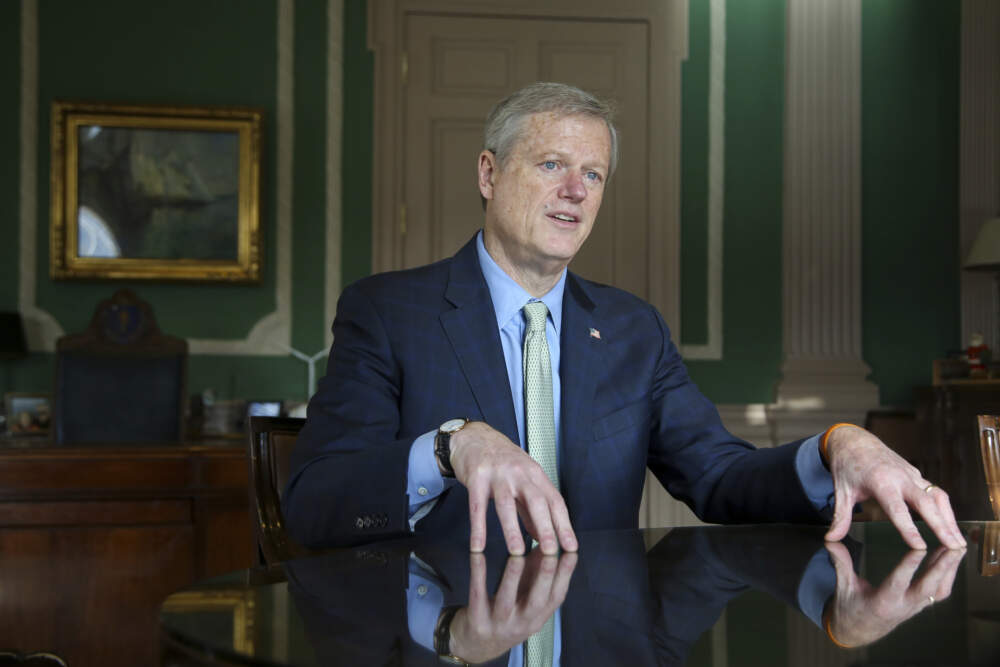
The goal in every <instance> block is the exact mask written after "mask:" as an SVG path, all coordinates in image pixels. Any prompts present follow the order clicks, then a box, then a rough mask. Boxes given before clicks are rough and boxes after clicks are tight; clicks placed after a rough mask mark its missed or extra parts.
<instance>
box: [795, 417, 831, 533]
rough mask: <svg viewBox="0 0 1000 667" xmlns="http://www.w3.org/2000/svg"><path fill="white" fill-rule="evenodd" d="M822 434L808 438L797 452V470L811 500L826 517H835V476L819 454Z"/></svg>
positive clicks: (804, 489) (803, 487)
mask: <svg viewBox="0 0 1000 667" xmlns="http://www.w3.org/2000/svg"><path fill="white" fill-rule="evenodd" d="M820 437H821V436H820V435H814V436H812V437H811V438H807V439H806V440H804V441H803V442H802V444H801V445H800V446H799V451H798V452H796V453H795V472H796V474H798V476H799V482H801V483H802V489H803V491H805V493H806V497H807V498H809V502H811V503H812V505H813V507H815V508H816V510H817V511H818V512H820V514H822V515H823V516H824V517H826V518H828V519H829V518H832V517H833V505H834V495H833V477H832V476H831V475H830V471H829V470H827V469H826V466H825V465H823V459H822V458H821V457H820V454H819V439H820Z"/></svg>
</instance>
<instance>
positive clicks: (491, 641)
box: [160, 522, 1000, 667]
mask: <svg viewBox="0 0 1000 667" xmlns="http://www.w3.org/2000/svg"><path fill="white" fill-rule="evenodd" d="M962 529H963V532H964V533H965V535H966V537H967V539H968V541H969V547H968V549H967V550H965V551H950V552H949V551H947V550H944V549H941V548H938V547H937V541H936V540H935V539H933V538H932V537H930V536H929V533H928V532H927V531H926V530H924V534H925V537H927V538H928V544H929V545H930V548H929V550H928V551H926V552H914V551H910V550H909V549H907V547H906V546H905V544H904V543H903V541H902V540H901V539H900V538H899V536H898V535H897V533H896V532H895V529H894V528H893V527H892V526H891V525H890V524H887V523H879V522H876V523H858V524H855V525H854V527H853V528H852V530H851V533H850V535H849V537H848V538H846V539H845V540H844V541H843V542H840V543H836V544H833V545H829V546H827V545H826V544H825V543H824V541H823V528H822V527H808V526H787V525H776V526H742V527H717V526H706V527H699V528H674V529H650V530H645V531H621V532H604V533H584V534H581V535H579V538H580V549H579V552H578V553H577V554H563V555H562V556H560V557H549V558H542V557H541V554H535V553H532V554H529V556H527V557H523V558H508V557H507V556H506V554H505V552H504V551H503V550H502V548H498V547H494V545H490V548H492V549H493V550H492V551H491V550H490V548H488V550H487V553H486V554H485V555H481V556H480V555H470V554H469V553H468V548H467V545H465V544H457V543H448V542H440V541H438V542H427V541H421V540H419V539H412V540H407V541H400V542H387V543H379V544H373V545H368V546H364V547H358V548H355V549H348V550H337V551H332V552H329V553H327V554H323V555H320V556H314V557H311V558H304V559H299V560H295V561H290V562H288V563H285V564H284V565H283V567H282V568H280V569H277V570H272V571H269V572H260V571H249V570H248V571H241V572H234V573H231V574H228V575H224V576H221V577H216V578H213V579H209V580H206V581H203V582H201V583H199V584H197V585H195V586H192V587H190V588H187V589H185V590H182V591H179V592H177V593H176V594H174V595H171V596H170V597H168V598H167V599H166V601H165V603H164V605H163V607H162V610H161V614H160V623H161V631H162V639H163V642H164V647H165V648H164V655H165V656H167V655H169V656H172V657H169V658H165V660H164V664H170V665H187V664H244V665H297V666H302V667H306V666H312V665H397V664H405V665H410V664H421V665H423V664H426V665H440V664H442V663H441V662H440V661H439V659H438V657H437V656H436V654H435V653H433V652H432V651H431V650H429V649H428V648H426V647H425V646H426V645H427V644H431V643H432V634H433V627H434V624H435V621H436V620H437V619H438V614H439V612H440V611H441V610H442V609H447V608H449V607H452V606H455V607H458V611H457V612H456V614H455V616H454V620H453V622H452V624H451V628H452V632H453V635H452V638H451V639H452V648H453V649H455V647H456V644H458V645H460V646H461V647H462V649H463V650H464V651H467V652H466V653H465V655H463V657H473V656H474V657H476V658H478V659H482V658H487V657H489V656H496V657H495V659H493V660H491V661H490V664H498V665H506V664H508V654H507V652H506V649H507V648H508V647H510V646H518V645H519V643H520V641H521V640H523V637H524V636H525V633H526V632H527V634H530V632H533V631H534V630H536V629H537V628H538V627H540V626H541V624H542V623H543V622H544V619H545V618H547V617H548V616H549V615H551V613H552V610H554V609H556V608H557V607H558V612H557V616H556V619H557V621H558V624H557V627H558V632H559V633H560V635H561V639H560V640H559V651H560V653H561V661H560V664H562V665H618V664H622V665H625V664H627V665H646V664H660V665H692V666H705V667H714V666H716V665H728V666H730V667H733V666H737V665H768V666H775V665H778V666H780V665H795V666H799V665H803V666H809V667H812V666H825V665H831V666H833V665H869V666H872V667H876V666H878V667H888V666H890V665H897V666H900V667H902V666H904V665H905V666H909V665H951V666H958V665H1000V556H998V552H1000V523H998V522H975V523H963V524H962ZM455 652H456V653H457V652H458V651H455ZM184 656H186V657H184ZM200 660H204V661H205V662H200Z"/></svg>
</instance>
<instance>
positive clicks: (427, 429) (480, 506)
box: [284, 83, 965, 554]
mask: <svg viewBox="0 0 1000 667" xmlns="http://www.w3.org/2000/svg"><path fill="white" fill-rule="evenodd" d="M617 144H618V142H617V133H616V130H615V127H614V125H613V123H612V119H611V111H610V109H609V108H608V106H607V105H606V104H604V103H603V102H601V101H600V100H597V99H596V98H594V97H593V96H591V95H590V94H588V93H586V92H584V91H581V90H579V89H576V88H573V87H570V86H565V85H562V84H547V83H539V84H534V85H531V86H528V87H526V88H524V89H522V90H519V91H517V92H515V93H514V94H512V95H511V96H509V97H508V98H506V99H505V100H503V101H502V102H501V103H500V104H498V105H497V107H496V108H495V109H494V110H493V111H492V112H491V114H490V116H489V117H488V118H487V127H486V133H485V147H484V150H483V151H482V152H481V153H480V155H479V162H478V177H479V178H478V181H479V191H480V193H481V195H482V198H483V201H484V208H485V224H484V226H483V229H482V230H481V231H480V232H479V233H477V234H476V236H475V237H474V238H473V239H472V240H471V241H470V242H469V243H468V244H467V245H466V246H465V247H464V248H462V249H461V250H460V251H459V252H458V254H456V255H455V256H454V257H452V258H450V259H446V260H443V261H441V262H437V263H435V264H431V265H429V266H425V267H421V268H417V269H412V270H408V271H402V272H395V273H388V274H381V275H375V276H371V277H369V278H366V279H364V280H361V281H360V282H358V283H355V284H353V285H351V286H349V287H348V288H347V289H345V290H344V292H343V294H342V295H341V298H340V302H339V305H338V310H337V317H336V321H335V322H334V325H333V331H334V345H333V349H332V350H331V353H330V359H329V364H328V372H327V376H326V377H325V378H324V379H323V381H322V383H321V385H320V388H319V391H318V392H317V393H316V395H315V396H314V397H313V398H312V400H311V402H310V405H309V418H308V422H307V424H306V426H305V428H304V429H303V431H302V433H301V435H300V437H299V441H298V444H297V446H296V450H295V452H294V454H293V460H292V476H291V479H290V482H289V485H288V488H287V490H286V493H285V495H284V509H285V514H286V519H287V525H288V529H289V531H290V532H291V535H292V536H293V538H295V539H297V540H298V541H300V542H302V543H304V544H306V545H309V546H333V545H345V544H353V543H359V542H364V541H371V540H374V539H379V538H384V537H387V536H390V535H398V534H400V533H403V532H408V531H416V532H420V533H427V534H431V535H446V534H450V535H454V534H456V533H457V534H459V535H462V536H463V537H464V536H465V535H468V539H469V545H470V548H471V550H472V551H481V550H482V549H483V548H484V547H485V544H486V541H487V539H489V540H499V539H502V540H504V541H505V542H506V545H507V548H508V550H509V551H510V553H512V554H519V553H523V552H524V551H525V539H524V534H523V533H522V524H523V528H524V530H525V531H526V532H527V533H528V534H529V535H530V536H531V537H532V538H534V539H535V540H537V541H538V543H539V544H540V547H541V549H542V551H543V552H544V553H547V554H548V553H555V552H556V551H557V550H558V549H559V547H562V548H563V549H565V550H574V549H576V548H577V540H576V534H575V531H579V530H597V529H615V528H633V527H635V526H636V525H637V521H638V510H639V503H640V497H641V493H642V487H643V480H644V473H645V470H646V468H647V467H648V468H649V469H650V470H652V471H653V473H654V474H655V475H656V476H657V478H658V479H659V480H660V481H661V482H662V483H663V485H664V486H665V487H666V489H667V490H668V491H669V492H670V493H671V494H672V495H673V496H674V497H677V498H679V499H681V500H683V501H684V502H685V503H687V504H688V505H689V506H690V507H691V508H692V509H693V510H694V512H695V513H696V514H697V515H698V516H699V517H700V518H701V519H703V520H705V521H710V522H763V521H800V522H820V521H831V518H832V524H831V527H830V530H829V532H828V533H827V537H828V538H829V539H831V540H839V539H840V538H841V537H843V536H844V535H845V534H846V532H847V529H848V526H849V524H850V518H851V512H852V508H853V507H854V505H855V503H857V502H860V501H862V500H865V499H867V498H875V499H877V500H878V502H879V503H880V504H881V505H882V507H883V508H885V509H886V511H887V513H888V515H889V517H890V518H891V519H892V521H893V522H894V523H895V525H896V526H897V527H898V528H899V530H900V532H901V533H902V535H903V538H904V539H905V540H906V542H907V543H908V544H910V546H912V547H914V548H926V544H925V543H924V541H923V539H922V538H921V537H920V535H919V533H918V532H917V530H916V527H915V526H914V524H913V520H912V518H911V517H910V513H909V508H913V509H914V510H915V511H917V512H918V513H919V514H920V516H921V517H922V518H923V519H924V520H925V521H926V522H927V523H928V524H929V526H930V527H931V528H932V529H933V531H934V532H935V534H936V535H937V537H938V538H939V539H940V540H941V542H942V543H943V544H944V545H946V546H948V547H952V548H960V547H962V546H964V544H965V541H964V539H963V538H962V535H961V533H960V532H959V530H958V527H957V525H956V523H955V519H954V516H953V513H952V510H951V506H950V503H949V500H948V497H947V494H945V492H944V491H942V490H941V489H940V488H938V487H936V486H934V485H933V484H932V483H931V482H929V481H928V480H926V479H924V478H923V476H922V475H921V474H920V473H919V471H917V470H916V469H915V468H913V467H912V466H910V465H909V464H907V463H906V462H905V461H904V460H903V459H901V458H900V457H899V456H897V455H896V454H895V453H893V452H892V451H891V450H889V449H888V448H886V447H885V446H884V445H883V444H882V443H881V442H879V440H878V439H877V438H875V437H874V436H872V435H871V434H869V433H868V432H867V431H865V430H864V429H861V428H858V427H855V426H849V425H836V426H834V427H831V428H830V429H829V430H828V431H826V432H825V433H823V434H818V435H816V436H813V437H811V438H806V439H804V440H801V441H797V442H793V443H789V444H788V445H784V446H782V447H776V448H770V449H759V450H758V449H755V448H754V447H753V446H752V445H750V444H748V443H746V442H744V441H742V440H739V439H737V438H735V437H733V436H732V435H731V434H730V433H728V432H727V431H726V429H725V428H724V427H723V425H722V423H721V421H720V419H719V416H718V412H717V411H716V409H715V407H714V406H713V405H712V404H711V403H710V402H709V401H708V400H707V399H706V398H705V397H704V396H703V395H702V394H701V393H700V392H699V391H698V389H697V388H696V387H695V386H694V384H693V383H692V382H691V380H690V379H689V377H688V375H687V371H686V369H685V367H684V364H683V362H682V360H681V357H680V355H679V354H678V352H677V349H676V347H675V346H674V344H673V343H672V342H671V339H670V334H669V331H668V329H667V326H666V324H665V323H664V322H663V319H662V318H661V317H660V315H659V313H657V311H656V310H655V309H654V308H653V307H652V306H650V305H649V304H647V303H645V302H644V301H642V300H640V299H638V298H636V297H634V296H632V295H630V294H628V293H626V292H623V291H621V290H619V289H616V288H613V287H608V286H606V285H600V284H597V283H593V282H590V281H587V280H585V279H583V278H581V277H579V276H576V275H574V274H572V273H569V272H568V271H567V268H566V267H567V265H568V264H569V263H570V260H572V259H573V257H574V256H575V255H576V253H577V252H578V251H579V249H580V247H581V246H582V245H583V243H584V241H585V240H586V239H587V236H588V235H589V234H590V231H591V228H592V226H593V224H594V220H595V218H596V217H597V212H598V209H599V208H600V205H601V198H602V196H603V193H604V188H605V184H606V183H607V181H608V179H609V178H610V177H611V176H612V174H613V173H614V169H615V163H616V160H617ZM538 301H540V302H542V303H543V304H545V308H546V310H547V315H546V316H545V324H544V326H545V338H546V340H547V343H548V354H549V356H550V363H551V401H552V408H553V412H554V415H553V417H552V419H553V420H554V425H555V439H554V440H555V443H554V449H555V454H556V467H557V477H558V480H557V484H558V488H557V486H556V484H554V483H553V481H552V480H551V479H550V475H547V474H546V473H545V472H544V471H543V469H542V467H541V466H540V465H539V464H538V463H537V462H536V461H535V460H534V459H533V458H532V457H531V456H530V455H529V453H528V452H527V451H526V450H525V448H524V444H525V443H526V435H525V429H526V427H525V412H526V408H525V399H524V382H525V375H524V370H523V366H522V364H523V362H524V357H523V356H522V355H523V354H524V352H523V350H522V344H523V341H524V336H525V330H526V316H525V315H524V314H523V313H522V307H524V306H525V304H529V303H533V302H538ZM546 391H548V390H546ZM529 448H530V443H529ZM488 536H489V537H488Z"/></svg>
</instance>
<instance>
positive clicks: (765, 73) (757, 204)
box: [675, 0, 785, 403]
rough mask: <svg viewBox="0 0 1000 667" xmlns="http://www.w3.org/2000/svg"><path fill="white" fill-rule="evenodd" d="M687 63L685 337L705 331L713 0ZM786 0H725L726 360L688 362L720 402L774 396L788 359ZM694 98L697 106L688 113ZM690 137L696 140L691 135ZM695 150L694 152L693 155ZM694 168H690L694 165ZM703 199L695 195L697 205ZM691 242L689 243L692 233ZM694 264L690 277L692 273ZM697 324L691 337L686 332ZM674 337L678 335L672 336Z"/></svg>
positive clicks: (698, 23)
mask: <svg viewBox="0 0 1000 667" xmlns="http://www.w3.org/2000/svg"><path fill="white" fill-rule="evenodd" d="M690 6H691V12H690V14H691V21H692V23H691V28H690V30H691V32H690V43H691V49H690V57H689V59H688V62H686V63H685V64H684V70H683V77H684V86H685V91H684V92H685V93H687V92H689V88H688V87H690V92H691V93H692V97H691V98H690V99H689V98H687V97H685V98H684V116H683V120H684V122H685V123H687V124H686V125H685V126H684V128H683V134H682V142H683V146H684V148H683V149H682V151H683V152H682V161H683V162H682V167H683V171H682V172H681V184H682V185H681V187H682V195H681V198H682V216H683V234H684V235H683V237H682V247H681V266H682V270H683V271H684V273H683V276H682V277H683V279H684V282H683V283H682V285H681V303H682V304H683V306H684V310H683V314H682V316H683V317H684V318H685V319H683V320H682V327H683V331H682V332H681V341H682V342H684V343H701V342H704V337H705V335H706V334H707V328H705V325H704V324H702V323H700V322H699V321H698V316H699V314H700V316H701V318H702V320H701V322H704V318H705V317H706V316H707V315H706V311H705V310H704V308H703V307H702V308H701V310H700V313H699V309H698V308H697V307H694V306H691V305H690V304H692V303H694V304H698V303H703V302H704V301H705V299H706V296H705V294H706V293H705V289H706V287H705V282H704V279H700V280H699V279H697V278H696V277H695V276H704V275H705V270H706V269H705V262H706V258H705V254H704V253H705V248H706V243H705V241H698V240H697V239H699V238H704V234H705V232H704V229H705V225H706V220H707V212H708V205H707V183H706V175H707V174H706V169H707V162H705V161H704V157H703V154H704V151H706V150H707V145H708V142H707V136H706V135H707V131H708V130H707V122H706V121H705V118H706V116H707V113H708V105H707V96H708V66H707V63H705V62H704V61H705V60H706V59H707V58H708V55H709V53H708V48H707V42H708V39H709V33H708V10H707V6H708V0H691V5H690ZM784 53H785V3H784V1H783V0H739V1H738V2H728V3H727V4H726V76H725V95H726V111H725V191H724V192H725V195H724V203H723V207H724V211H725V213H724V223H723V239H724V240H723V258H724V259H723V265H724V268H723V286H722V290H723V304H724V305H723V340H724V346H723V359H722V360H721V361H690V362H689V363H688V368H689V370H690V372H691V376H692V377H693V378H694V380H695V382H697V383H698V385H699V386H700V387H701V389H702V391H704V392H705V394H706V395H707V396H709V397H710V398H711V399H712V400H714V401H716V402H720V403H753V402H769V401H771V400H772V399H773V395H772V394H773V389H774V384H775V382H777V380H778V371H779V369H780V365H781V360H782V348H781V337H782V333H781V331H782V325H781V216H782V204H781V196H782V194H781V193H782V173H783V172H782V159H783V158H782V146H783V138H782V120H783V117H784V77H785V74H784V71H785V70H784V68H785V55H784ZM689 105H690V106H691V107H694V108H696V109H697V111H689ZM689 137H691V139H690V140H689ZM691 152H694V153H695V154H694V155H691ZM689 166H690V167H691V171H690V172H689V171H688V168H689ZM692 202H697V203H692ZM692 237H693V238H694V242H692V243H690V244H689V239H692ZM691 272H693V273H694V276H692V278H691V280H688V277H689V275H690V273H691ZM691 331H693V332H696V334H694V335H692V338H688V335H689V332H691ZM675 335H676V334H675Z"/></svg>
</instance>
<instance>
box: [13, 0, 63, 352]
mask: <svg viewBox="0 0 1000 667" xmlns="http://www.w3.org/2000/svg"><path fill="white" fill-rule="evenodd" d="M20 113H21V156H20V169H21V187H20V193H19V195H20V201H19V202H18V206H19V208H20V225H21V237H20V239H19V249H18V250H19V259H20V275H19V279H18V310H20V311H21V316H22V317H23V319H24V333H25V336H26V337H27V339H28V347H29V348H30V349H31V351H32V352H45V351H52V350H55V347H56V339H57V338H59V336H61V335H63V329H62V327H61V326H60V325H59V322H58V321H57V320H56V318H55V317H53V316H52V314H51V313H50V312H48V311H47V310H44V309H42V308H39V307H38V304H37V303H35V300H36V297H37V294H36V281H37V280H38V274H37V268H38V264H37V261H36V260H37V252H36V251H37V241H38V1H37V0H21V110H20Z"/></svg>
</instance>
